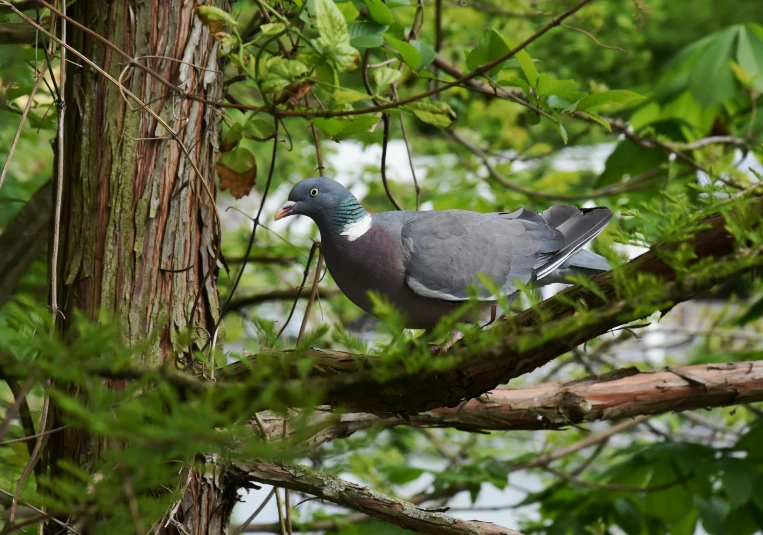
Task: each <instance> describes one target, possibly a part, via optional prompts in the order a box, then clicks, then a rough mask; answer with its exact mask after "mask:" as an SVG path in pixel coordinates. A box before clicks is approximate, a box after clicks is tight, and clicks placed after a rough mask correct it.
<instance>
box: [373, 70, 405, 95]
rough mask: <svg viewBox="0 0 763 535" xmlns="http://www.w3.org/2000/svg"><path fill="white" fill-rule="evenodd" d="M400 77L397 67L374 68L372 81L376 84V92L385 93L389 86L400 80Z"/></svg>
mask: <svg viewBox="0 0 763 535" xmlns="http://www.w3.org/2000/svg"><path fill="white" fill-rule="evenodd" d="M401 77H402V73H401V72H400V71H398V70H397V69H391V68H390V67H378V68H376V69H374V83H375V84H376V92H377V94H379V95H383V94H385V93H386V92H387V90H388V89H389V88H390V86H391V85H392V84H394V83H395V82H397V81H398V80H400V78H401Z"/></svg>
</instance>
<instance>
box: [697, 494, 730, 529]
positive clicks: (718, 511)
mask: <svg viewBox="0 0 763 535" xmlns="http://www.w3.org/2000/svg"><path fill="white" fill-rule="evenodd" d="M695 500H696V503H697V507H698V509H699V514H700V519H701V520H702V527H704V528H705V531H707V532H708V533H710V535H726V530H725V529H724V522H725V520H726V515H728V514H729V511H730V510H731V508H730V507H729V504H728V503H726V502H725V501H723V500H721V499H720V498H718V497H717V496H713V497H711V498H710V499H708V500H705V499H702V498H700V497H698V496H697V497H695Z"/></svg>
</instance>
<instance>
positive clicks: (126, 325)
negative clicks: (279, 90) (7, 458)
mask: <svg viewBox="0 0 763 535" xmlns="http://www.w3.org/2000/svg"><path fill="white" fill-rule="evenodd" d="M207 3H215V4H217V6H218V7H221V8H223V9H229V7H230V2H229V1H228V0H215V2H207ZM196 5H197V2H196V1H193V0H191V1H188V0H145V1H140V2H138V1H134V0H78V1H77V2H74V3H72V4H71V5H70V6H69V9H68V13H67V14H68V15H69V16H70V17H72V19H73V20H74V21H76V22H78V23H80V24H82V25H83V26H84V27H86V28H88V29H90V30H92V31H94V32H96V33H97V34H99V35H101V36H103V37H105V38H106V39H108V40H110V41H111V42H113V43H114V44H115V45H116V46H118V47H119V48H121V49H122V50H124V51H125V52H126V53H127V54H129V55H130V56H131V57H133V58H135V61H136V62H140V63H143V64H146V65H148V66H150V68H151V69H153V70H154V71H156V72H157V73H159V74H160V75H161V76H163V77H164V78H166V79H168V80H171V81H172V83H174V84H176V85H178V86H180V87H182V88H183V89H184V90H186V91H190V92H193V93H194V94H196V95H199V96H202V97H203V98H205V99H210V100H213V101H218V100H220V99H222V97H223V74H222V72H221V68H220V66H219V65H218V55H217V49H218V44H217V42H216V41H215V40H214V39H213V37H212V35H211V33H210V31H209V29H208V28H207V27H206V26H205V25H204V24H203V23H202V21H201V20H200V19H199V18H198V17H197V16H196V12H195V6H196ZM68 28H69V32H68V33H69V37H68V44H69V45H71V46H72V47H73V48H74V49H75V50H77V51H79V52H80V53H82V54H83V55H84V56H86V57H87V58H89V59H91V60H92V61H93V62H94V63H95V64H97V65H98V66H99V67H101V68H102V69H103V70H104V71H105V72H107V73H108V74H109V75H110V76H113V77H114V78H115V79H118V80H119V81H120V83H121V84H123V86H124V87H125V88H126V89H129V90H130V91H131V92H132V93H134V94H135V95H137V96H138V97H139V98H140V99H141V100H142V101H143V102H145V103H146V104H147V106H148V107H150V108H151V109H152V110H153V111H155V112H156V114H157V115H158V116H160V117H161V118H162V119H163V120H165V121H166V122H167V123H168V124H169V125H170V127H171V128H173V130H175V131H176V132H177V133H178V136H177V138H178V140H179V142H180V143H182V144H183V146H185V147H186V149H187V150H188V151H189V153H190V158H191V160H192V161H193V162H194V163H195V165H196V166H198V169H200V171H201V174H202V175H203V176H201V177H200V176H199V175H198V174H197V173H196V172H195V171H194V169H193V166H192V165H191V162H190V161H189V159H188V158H187V157H186V156H185V155H184V153H183V151H182V150H181V147H180V146H179V144H178V140H175V139H171V138H170V137H169V136H168V132H166V131H165V130H164V128H163V127H161V126H160V125H159V124H158V123H157V120H156V119H155V118H153V117H152V116H151V115H150V114H149V113H147V112H145V111H144V110H141V109H140V108H138V107H136V106H135V104H134V103H133V102H132V101H129V100H128V99H127V98H124V97H123V95H122V94H121V92H120V89H119V88H118V87H115V86H114V85H112V84H111V83H110V82H109V81H108V80H107V79H106V78H105V77H104V76H102V75H101V74H100V73H98V72H97V71H96V70H95V69H93V68H92V67H90V66H88V65H87V64H84V63H83V64H82V65H78V64H69V65H67V76H66V86H65V88H64V98H65V103H66V109H67V113H66V122H65V137H66V143H65V146H66V147H67V151H66V157H65V161H64V166H63V167H64V169H65V173H66V174H65V176H64V187H63V191H62V192H61V193H62V200H63V214H62V221H61V229H62V235H61V244H62V249H61V250H62V255H61V257H62V261H61V262H60V273H59V276H58V280H59V281H60V285H61V287H60V288H59V293H60V295H61V296H62V299H61V303H62V306H61V308H62V310H63V313H64V317H65V319H64V320H63V325H62V327H63V330H64V331H66V330H67V329H68V328H69V327H70V326H71V323H72V321H73V319H74V317H75V316H76V314H74V311H75V310H76V311H80V312H84V315H85V316H86V317H88V318H91V319H93V320H97V319H98V318H100V317H101V314H102V313H106V314H111V315H113V316H114V318H115V319H116V320H117V321H118V322H119V324H120V325H121V326H122V329H123V331H122V336H123V341H124V342H125V343H126V344H129V345H133V346H137V345H138V344H141V345H140V346H139V347H145V348H146V349H145V350H144V351H145V353H144V354H143V355H138V356H137V358H139V359H141V360H142V362H143V363H144V364H146V365H149V366H157V365H159V364H161V363H164V362H165V361H170V362H171V363H172V364H174V360H175V359H178V360H180V364H182V365H187V364H190V359H191V357H190V356H191V350H192V349H194V346H196V347H200V346H203V345H204V344H205V342H207V340H208V338H209V337H211V336H212V335H213V332H212V331H213V329H214V326H215V324H216V322H217V320H218V318H219V304H218V298H217V288H216V283H215V278H214V277H211V276H210V277H206V275H207V274H208V273H209V271H210V270H212V269H214V268H215V266H214V265H213V259H214V257H215V249H216V248H217V246H218V244H217V243H215V242H214V240H215V231H216V229H215V228H214V225H215V215H214V209H215V208H214V204H213V201H212V199H210V198H209V196H208V195H207V194H206V193H205V191H206V188H205V186H204V184H206V185H207V187H208V188H209V189H210V190H212V191H214V180H215V171H214V167H215V160H216V152H217V140H218V136H219V128H220V114H219V112H218V111H217V110H214V109H212V108H208V107H205V106H204V105H203V104H201V103H198V102H192V101H189V100H187V99H182V98H176V97H175V95H173V94H172V93H171V89H169V88H167V87H166V86H165V85H163V84H162V83H161V82H159V81H157V79H156V78H154V77H152V76H150V75H147V74H146V73H145V72H144V71H143V70H141V69H137V68H135V67H132V66H126V65H125V62H124V58H123V57H122V56H121V55H118V54H116V53H115V52H114V51H113V50H111V49H109V48H107V47H106V45H104V43H103V42H102V41H100V40H99V39H96V38H95V37H94V36H92V35H89V34H87V33H86V32H84V31H82V30H81V29H79V28H77V27H75V25H74V24H69V25H68ZM197 296H200V299H199V302H198V305H197V306H196V308H195V313H194V314H193V316H191V311H192V309H193V304H194V301H195V300H196V297H197ZM217 338H218V340H220V341H222V339H223V337H222V334H221V333H218V336H217ZM112 383H113V384H116V385H118V384H119V381H118V380H115V381H112ZM102 448H103V444H102V443H101V441H100V439H99V438H98V437H96V436H91V435H87V434H85V433H83V432H81V431H76V430H70V429H67V430H65V431H63V432H61V433H56V434H55V435H53V436H51V439H50V458H49V459H48V461H49V467H50V469H51V471H52V474H53V475H54V476H55V475H56V474H57V472H56V471H57V470H59V468H57V465H58V462H59V460H67V461H69V462H71V463H73V464H75V465H78V466H83V467H84V468H85V469H87V468H88V463H89V462H92V461H93V457H94V456H95V455H97V453H98V452H99V451H101V450H102ZM207 475H208V474H198V473H191V474H190V475H189V479H188V485H187V488H186V492H188V493H189V494H188V495H187V496H184V497H183V499H182V500H181V503H180V506H179V507H178V508H176V510H175V511H173V514H174V516H173V517H172V519H171V521H170V522H168V523H167V524H166V526H165V528H163V529H162V530H161V531H160V533H168V534H174V533H184V534H189V535H202V534H203V535H217V534H224V533H227V525H228V521H229V517H230V512H231V509H232V507H233V503H234V500H233V499H231V498H230V496H228V495H227V494H226V489H225V488H224V485H222V484H220V480H219V479H218V478H216V477H215V478H211V479H210V478H209V477H207ZM222 481H223V483H225V480H222Z"/></svg>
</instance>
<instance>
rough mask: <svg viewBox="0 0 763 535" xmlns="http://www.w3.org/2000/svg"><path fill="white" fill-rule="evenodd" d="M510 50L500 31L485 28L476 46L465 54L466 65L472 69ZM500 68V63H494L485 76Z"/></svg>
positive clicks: (493, 73)
mask: <svg viewBox="0 0 763 535" xmlns="http://www.w3.org/2000/svg"><path fill="white" fill-rule="evenodd" d="M510 50H511V48H510V47H509V44H508V43H507V42H506V39H504V37H503V36H502V35H501V34H500V33H498V32H497V31H496V30H493V29H490V30H486V31H485V33H484V34H482V39H481V40H480V42H479V44H478V45H477V47H476V48H475V49H474V50H472V51H471V52H469V55H468V56H466V66H467V67H469V69H470V70H472V71H473V70H475V69H477V68H478V67H480V66H481V65H485V64H486V63H490V62H491V61H494V60H496V59H498V58H499V57H501V56H504V55H506V54H507V53H508V52H509V51H510ZM531 61H532V60H531ZM501 68H502V65H496V66H495V67H493V68H492V69H490V70H489V71H488V72H487V76H489V77H491V78H492V77H493V76H495V75H496V74H498V72H500V70H501Z"/></svg>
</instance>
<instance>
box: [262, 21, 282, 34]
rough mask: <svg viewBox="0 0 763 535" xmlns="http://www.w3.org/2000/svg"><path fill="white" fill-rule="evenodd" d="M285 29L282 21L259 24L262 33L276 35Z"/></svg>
mask: <svg viewBox="0 0 763 535" xmlns="http://www.w3.org/2000/svg"><path fill="white" fill-rule="evenodd" d="M285 29H286V26H285V25H284V24H283V22H271V23H269V24H263V25H262V26H260V31H261V32H262V33H263V34H264V35H276V34H279V33H281V32H282V31H284V30H285Z"/></svg>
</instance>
